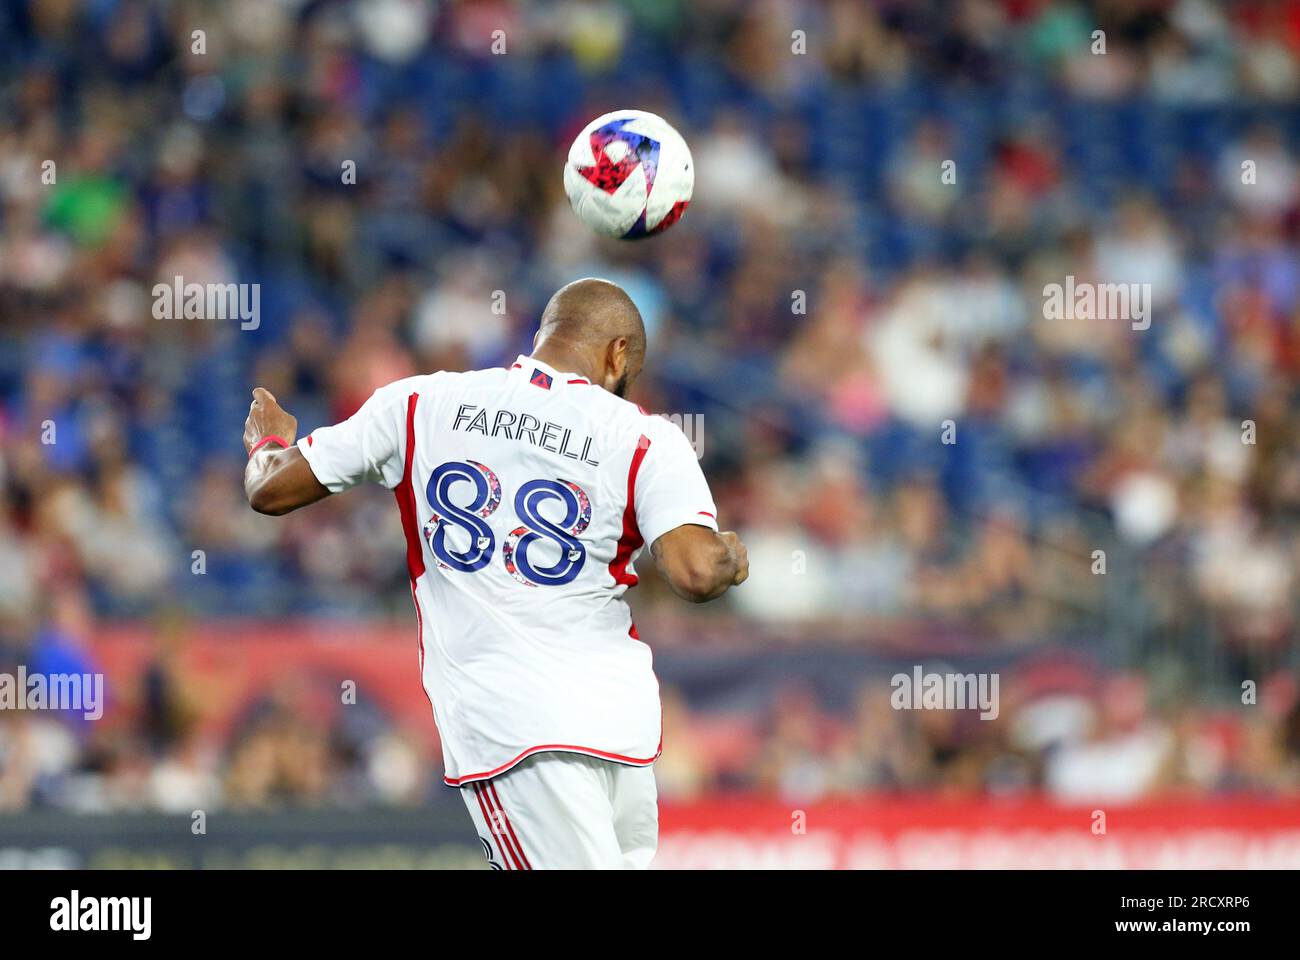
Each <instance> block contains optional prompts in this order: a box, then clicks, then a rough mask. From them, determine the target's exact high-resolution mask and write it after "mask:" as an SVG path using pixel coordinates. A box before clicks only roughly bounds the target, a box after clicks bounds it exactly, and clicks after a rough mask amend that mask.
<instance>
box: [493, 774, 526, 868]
mask: <svg viewBox="0 0 1300 960" xmlns="http://www.w3.org/2000/svg"><path fill="white" fill-rule="evenodd" d="M485 786H486V787H487V792H488V796H490V797H491V798H492V802H493V803H495V804H496V809H497V812H498V813H499V814H501V819H502V820H504V821H505V824H506V830H507V831H509V833H510V842H511V843H513V844H514V845H515V849H516V850H518V851H519V856H520V858H521V859H522V860H523V861H524V869H525V870H531V869H533V865H532V864H531V863H529V862H528V854H526V853H524V845H523V844H522V843H520V842H519V838H518V837H516V836H515V827H514V824H512V823H511V822H510V818H509V817H508V816H506V808H505V806H504V805H502V803H501V797H500V796H499V795H498V794H497V785H496V784H495V783H493V782H492V781H491V780H489V781H488V782H487V783H486V784H485Z"/></svg>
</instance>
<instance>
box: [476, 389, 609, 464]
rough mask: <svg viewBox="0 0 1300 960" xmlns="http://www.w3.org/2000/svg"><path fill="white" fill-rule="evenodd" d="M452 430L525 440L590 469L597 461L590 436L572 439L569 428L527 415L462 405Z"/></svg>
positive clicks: (598, 462)
mask: <svg viewBox="0 0 1300 960" xmlns="http://www.w3.org/2000/svg"><path fill="white" fill-rule="evenodd" d="M451 428H452V429H453V430H461V431H463V432H465V433H481V434H483V436H485V437H499V436H504V437H505V438H506V439H507V440H526V441H527V442H528V443H531V444H532V445H533V446H534V447H540V448H541V449H543V450H548V451H550V452H551V453H558V454H559V455H560V456H562V457H568V458H569V459H570V460H581V461H582V462H583V463H589V464H591V465H592V466H593V467H598V466H600V461H599V460H595V459H593V458H592V456H591V448H592V444H593V440H592V438H591V437H590V436H587V435H583V436H581V437H579V436H575V435H574V432H573V430H572V429H571V428H569V427H566V426H564V424H562V423H555V422H553V421H551V420H546V421H543V420H540V419H538V418H537V417H535V416H533V415H532V414H531V413H515V412H514V411H513V410H489V409H487V408H486V407H480V406H479V405H478V404H475V403H462V404H461V405H460V409H458V410H457V411H456V416H455V419H454V420H453V422H452V425H451Z"/></svg>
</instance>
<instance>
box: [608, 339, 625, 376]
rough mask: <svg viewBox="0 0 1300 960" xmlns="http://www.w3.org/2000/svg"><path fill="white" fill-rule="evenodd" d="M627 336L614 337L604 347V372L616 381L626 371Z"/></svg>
mask: <svg viewBox="0 0 1300 960" xmlns="http://www.w3.org/2000/svg"><path fill="white" fill-rule="evenodd" d="M627 347H628V343H627V337H615V338H614V339H613V340H611V341H610V342H609V346H608V347H607V348H606V349H605V372H606V373H607V374H608V375H609V378H610V380H611V381H612V382H614V383H618V381H619V380H621V379H622V378H623V374H624V373H626V372H627Z"/></svg>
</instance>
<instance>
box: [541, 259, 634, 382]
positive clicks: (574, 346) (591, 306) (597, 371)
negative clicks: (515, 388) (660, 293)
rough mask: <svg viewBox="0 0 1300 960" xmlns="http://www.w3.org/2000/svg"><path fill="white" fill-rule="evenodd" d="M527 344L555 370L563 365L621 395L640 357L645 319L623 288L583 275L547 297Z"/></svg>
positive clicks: (632, 375)
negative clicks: (539, 320)
mask: <svg viewBox="0 0 1300 960" xmlns="http://www.w3.org/2000/svg"><path fill="white" fill-rule="evenodd" d="M533 346H534V350H533V355H534V356H536V357H537V358H538V359H540V360H543V361H545V362H547V363H550V364H551V365H552V366H555V367H557V368H559V369H565V368H566V365H567V368H568V369H571V370H576V371H578V372H581V373H585V374H587V375H588V376H589V377H590V378H591V380H592V382H593V383H597V384H600V385H601V386H604V387H605V389H607V390H609V391H611V392H613V393H616V394H618V395H619V396H624V395H625V394H626V392H627V388H628V386H629V385H630V384H631V382H632V381H633V380H635V379H636V377H637V374H639V373H640V372H641V365H642V364H643V363H644V362H645V350H646V340H645V324H644V323H642V321H641V313H640V311H639V310H637V308H636V304H635V303H633V302H632V298H631V297H629V296H628V295H627V291H625V290H624V289H623V288H622V287H620V286H619V285H618V284H616V283H611V282H610V281H608V280H601V279H598V278H596V277H587V278H586V279H583V280H575V281H573V282H572V283H570V284H566V285H565V286H563V287H561V288H560V289H559V290H557V291H556V292H555V296H553V297H551V299H550V302H549V303H547V304H546V309H545V310H543V311H542V322H541V324H540V325H539V327H538V330H537V337H536V338H535V340H534V341H533Z"/></svg>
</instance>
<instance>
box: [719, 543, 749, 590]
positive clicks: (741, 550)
mask: <svg viewBox="0 0 1300 960" xmlns="http://www.w3.org/2000/svg"><path fill="white" fill-rule="evenodd" d="M718 536H719V537H721V538H722V542H723V543H725V544H726V545H727V549H728V550H729V551H730V552H731V556H732V557H733V558H734V559H735V561H736V575H735V576H734V577H732V578H731V585H732V586H733V587H738V586H740V585H741V584H742V583H744V582H745V580H746V579H748V577H749V551H748V550H746V549H745V545H744V544H743V543H741V542H740V537H739V536H737V535H736V534H735V533H733V532H732V531H730V530H726V531H724V532H722V533H719V534H718Z"/></svg>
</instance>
